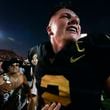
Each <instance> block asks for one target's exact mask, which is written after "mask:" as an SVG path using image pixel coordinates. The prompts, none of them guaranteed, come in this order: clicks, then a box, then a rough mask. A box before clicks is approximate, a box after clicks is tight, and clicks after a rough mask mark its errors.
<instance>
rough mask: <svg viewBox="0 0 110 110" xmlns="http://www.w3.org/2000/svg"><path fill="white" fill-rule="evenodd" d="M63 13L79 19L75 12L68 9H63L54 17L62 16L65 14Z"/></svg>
mask: <svg viewBox="0 0 110 110" xmlns="http://www.w3.org/2000/svg"><path fill="white" fill-rule="evenodd" d="M63 13H68V14H70V15H71V16H74V17H77V18H78V16H77V15H76V13H75V12H74V11H72V10H70V9H67V8H62V9H60V10H58V11H57V12H56V13H55V14H54V16H55V15H60V14H63Z"/></svg>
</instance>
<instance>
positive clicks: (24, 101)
mask: <svg viewBox="0 0 110 110" xmlns="http://www.w3.org/2000/svg"><path fill="white" fill-rule="evenodd" d="M8 53H9V54H8ZM31 58H32V57H31ZM36 58H37V57H35V56H34V57H33V58H32V59H29V58H22V57H19V56H17V55H16V54H13V53H11V54H10V52H2V54H1V55H0V110H36V108H37V88H36V84H35V83H36V80H35V75H34V71H35V70H34V69H35V68H34V67H35V65H34V64H37V60H36ZM31 61H32V62H31ZM34 62H35V63H34Z"/></svg>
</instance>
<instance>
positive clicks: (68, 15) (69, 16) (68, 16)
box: [60, 13, 71, 19]
mask: <svg viewBox="0 0 110 110" xmlns="http://www.w3.org/2000/svg"><path fill="white" fill-rule="evenodd" d="M60 18H67V19H70V18H71V15H70V14H68V13H65V14H63V15H61V17H60Z"/></svg>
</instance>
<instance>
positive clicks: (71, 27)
mask: <svg viewBox="0 0 110 110" xmlns="http://www.w3.org/2000/svg"><path fill="white" fill-rule="evenodd" d="M66 30H67V31H70V32H74V33H77V28H76V27H75V26H68V27H67V29H66Z"/></svg>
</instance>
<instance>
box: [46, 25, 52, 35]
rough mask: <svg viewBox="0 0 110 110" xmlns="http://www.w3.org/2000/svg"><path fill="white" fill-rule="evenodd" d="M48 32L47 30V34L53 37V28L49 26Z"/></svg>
mask: <svg viewBox="0 0 110 110" xmlns="http://www.w3.org/2000/svg"><path fill="white" fill-rule="evenodd" d="M46 30H47V33H48V35H49V36H51V35H53V32H52V30H51V26H47V28H46Z"/></svg>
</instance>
